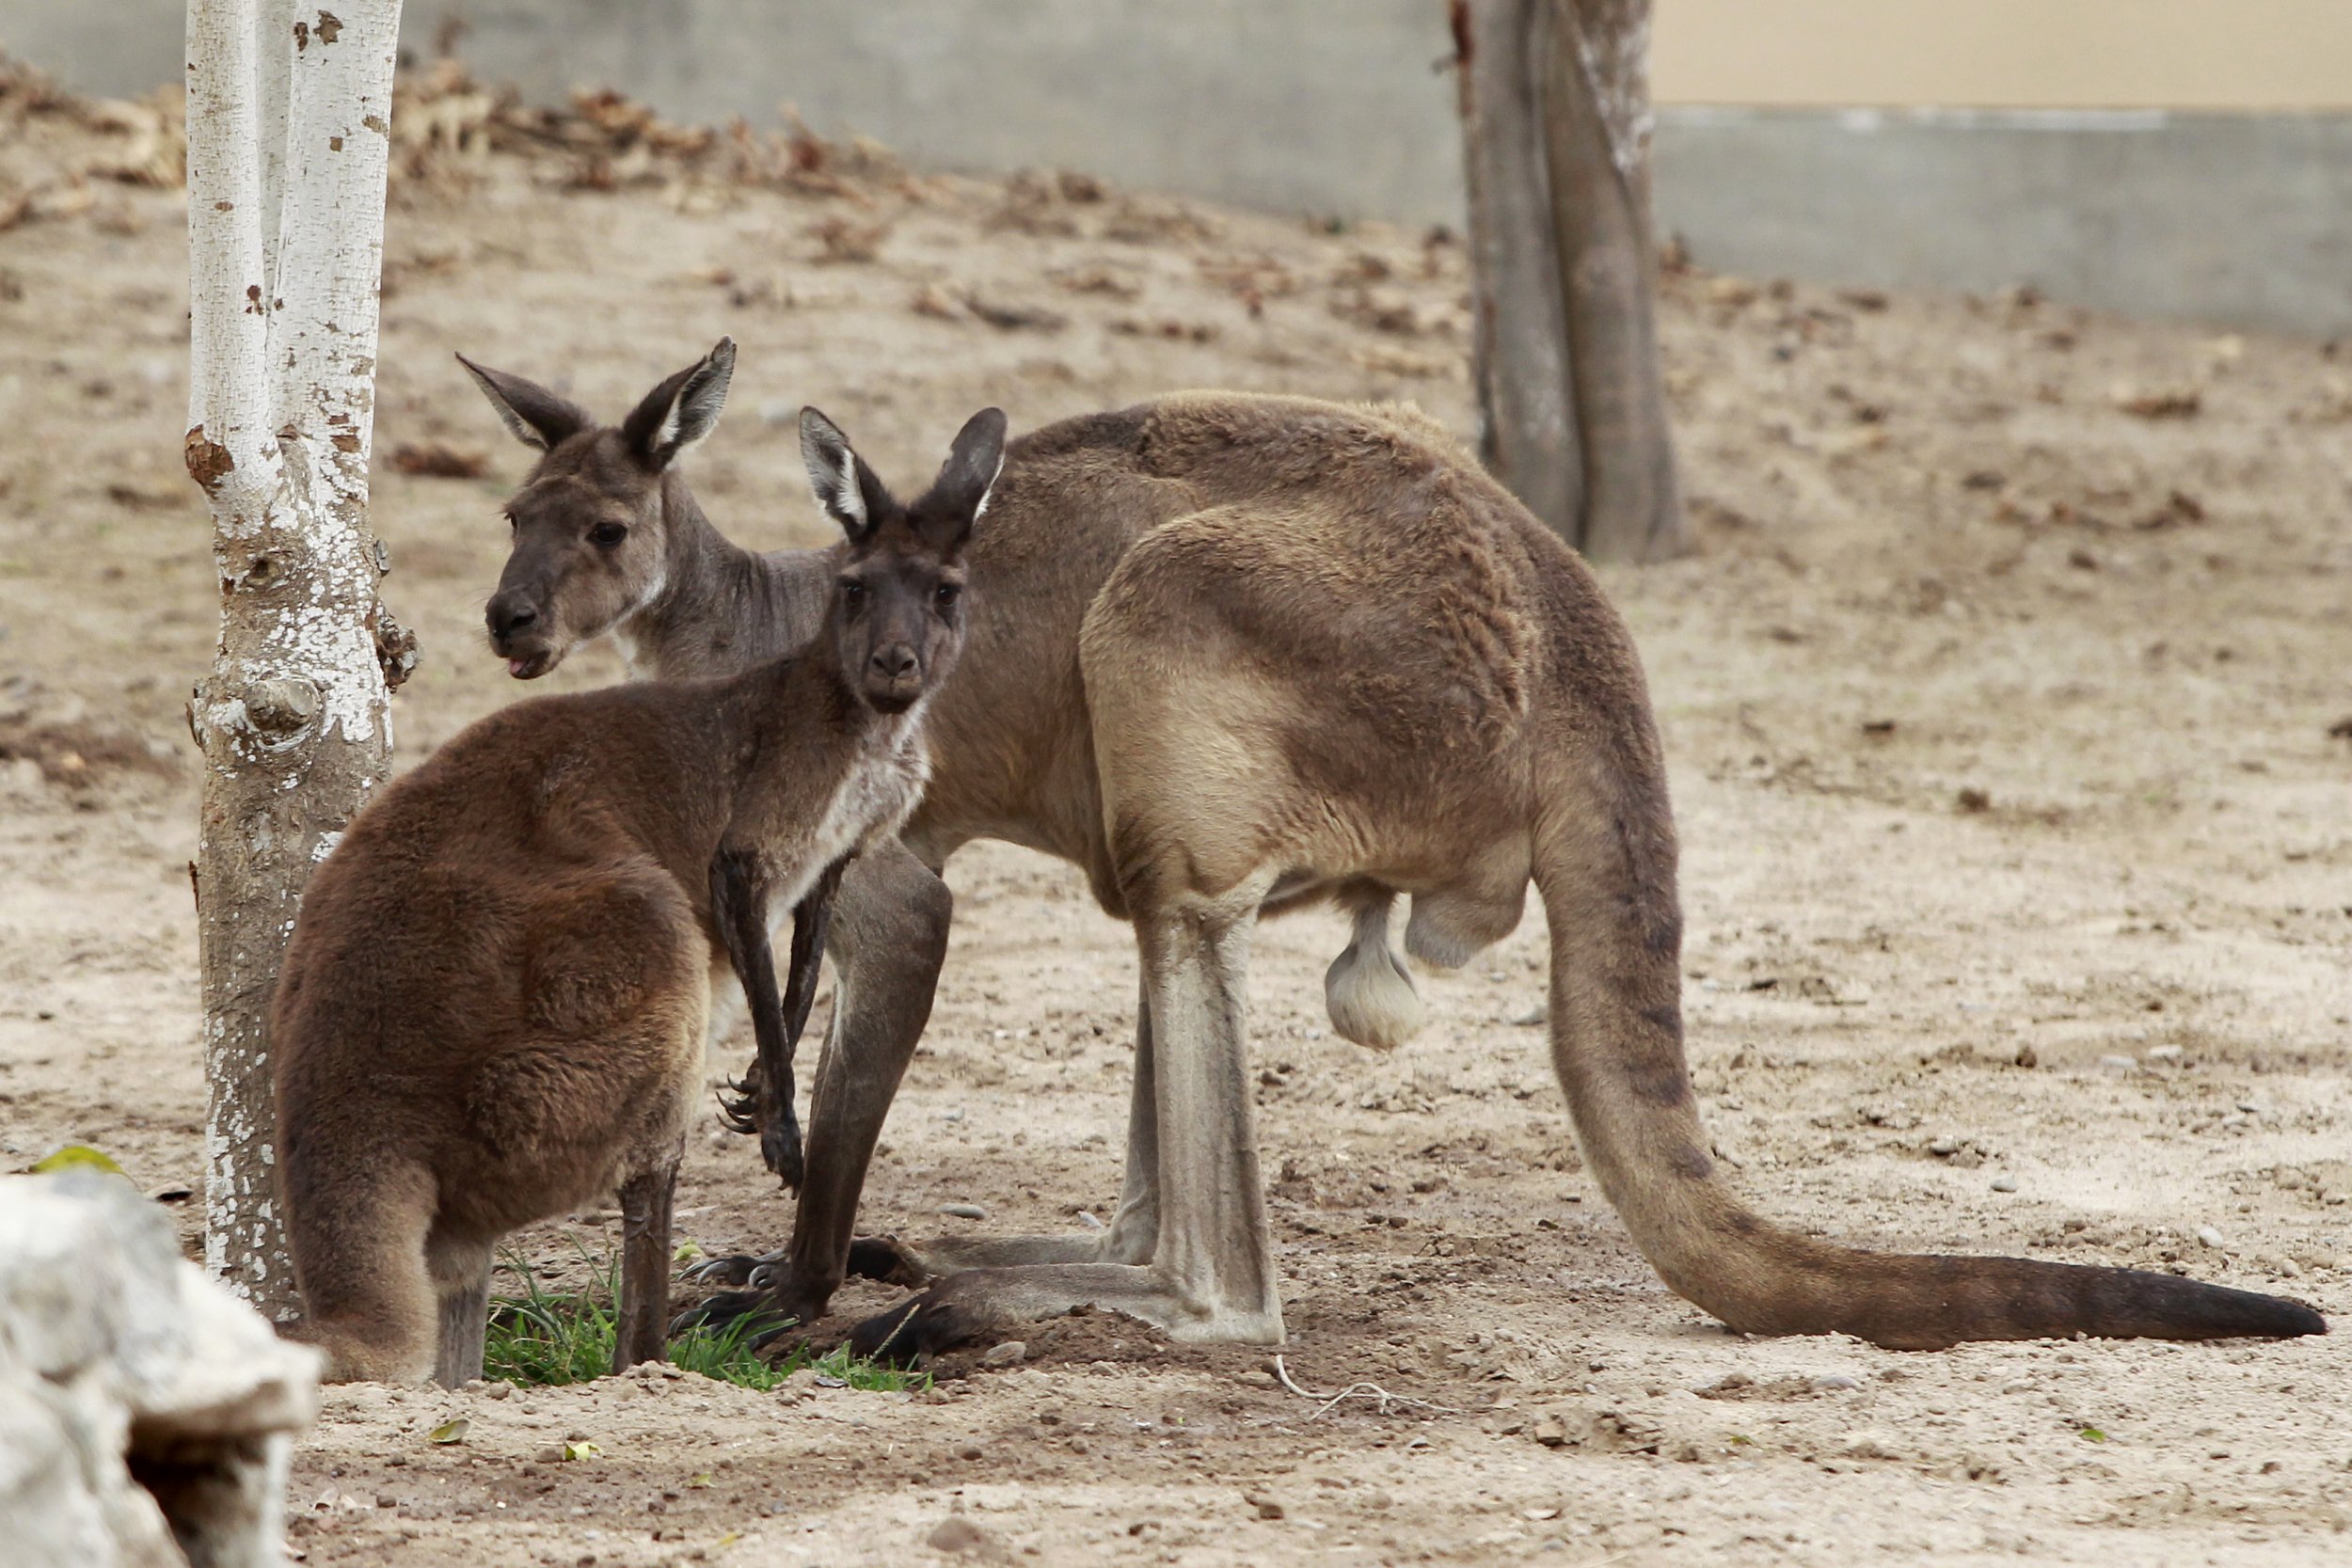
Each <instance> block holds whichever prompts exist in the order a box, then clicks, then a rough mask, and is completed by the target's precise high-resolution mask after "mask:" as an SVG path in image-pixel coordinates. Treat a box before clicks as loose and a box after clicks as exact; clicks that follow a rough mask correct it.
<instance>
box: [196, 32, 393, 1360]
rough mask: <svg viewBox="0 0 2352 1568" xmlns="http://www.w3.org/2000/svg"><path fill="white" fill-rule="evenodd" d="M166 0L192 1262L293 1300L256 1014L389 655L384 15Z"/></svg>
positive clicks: (373, 779) (288, 1302) (262, 1303)
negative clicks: (185, 727)
mask: <svg viewBox="0 0 2352 1568" xmlns="http://www.w3.org/2000/svg"><path fill="white" fill-rule="evenodd" d="M342 9H343V11H344V12H346V13H348V14H347V15H345V16H339V15H337V14H336V13H333V12H328V11H321V10H319V9H317V8H315V7H314V6H309V5H304V6H299V7H297V6H296V5H295V4H294V3H293V0H189V6H188V73H187V84H188V249H189V283H190V289H189V324H190V325H189V339H190V387H189V430H188V434H187V440H186V448H185V452H184V457H185V459H186V463H187V468H188V474H189V477H190V478H192V479H194V480H195V481H196V482H197V483H199V485H201V486H202V487H203V489H204V492H205V497H206V499H207V501H208V502H209V503H210V506H211V509H212V515H213V547H214V557H215V563H216V565H217V567H218V570H219V578H220V586H221V616H220V643H219V648H218V651H217V653H216V655H215V659H214V663H213V668H212V671H211V673H209V674H208V675H207V676H206V677H205V678H204V680H203V681H202V682H201V683H200V684H199V685H198V687H197V689H196V694H195V696H194V698H193V699H192V700H191V701H190V703H189V705H188V720H189V728H190V729H191V730H192V731H193V732H194V734H195V736H196V739H197V743H198V745H199V746H200V747H202V749H203V752H204V765H205V766H204V790H203V804H202V808H201V817H200V820H199V837H198V843H197V861H196V865H195V867H194V873H195V878H196V895H197V922H198V938H199V948H200V955H201V970H202V988H203V1003H204V1037H203V1039H204V1071H205V1082H206V1085H207V1090H208V1104H207V1107H206V1117H205V1243H204V1253H205V1264H206V1267H207V1269H208V1270H209V1272H210V1273H211V1274H212V1275H214V1276H215V1278H218V1279H220V1280H222V1281H223V1282H224V1283H226V1284H228V1285H229V1286H230V1288H231V1289H233V1290H235V1291H238V1292H239V1293H240V1294H242V1295H244V1296H245V1297H246V1299H247V1300H249V1301H251V1302H253V1303H254V1305H255V1306H257V1307H260V1308H261V1309H262V1311H263V1312H264V1313H266V1314H269V1315H271V1316H274V1317H279V1318H283V1317H285V1316H287V1315H289V1314H290V1313H291V1312H292V1311H294V1310H295V1309H296V1308H297V1307H298V1305H299V1304H298V1301H297V1298H296V1295H295V1291H294V1277H293V1270H292V1267H291V1265H290V1263H289V1261H288V1259H287V1253H286V1246H285V1237H284V1232H283V1227H282V1224H281V1220H280V1215H279V1212H278V1201H277V1195H276V1193H275V1191H274V1190H273V1184H272V1182H273V1166H274V1164H275V1159H274V1152H273V1151H274V1144H275V1116H274V1111H273V1107H272V1096H271V1089H270V1056H269V1031H268V1022H269V1006H270V998H271V996H272V994H273V993H274V992H275V991H276V990H277V985H278V958H279V956H280V954H281V953H282V951H283V949H284V946H285V942H286V938H287V935H288V933H290V932H291V931H292V930H293V928H294V911H295V910H296V909H297V907H298V906H299V903H300V899H301V895H302V888H303V884H304V883H305V882H306V881H307V880H308V879H309V878H310V869H311V867H312V866H313V865H315V864H316V863H318V862H319V861H321V860H323V859H324V858H326V854H327V853H328V851H329V850H331V849H332V848H333V847H334V843H335V839H336V837H337V836H338V834H339V833H340V832H341V831H342V827H343V825H344V824H345V823H346V822H347V821H349V820H350V818H351V816H352V815H353V814H354V813H355V812H357V811H358V809H359V807H360V805H361V804H362V803H363V802H364V801H365V800H367V798H368V794H369V792H370V791H371V790H373V788H374V787H375V786H376V784H379V783H381V782H382V781H383V779H384V776H385V772H386V770H387V768H389V764H390V760H391V716H390V711H389V696H390V687H391V686H392V685H395V684H397V683H398V681H399V680H400V679H402V678H404V677H405V675H406V673H407V671H408V668H409V667H410V665H411V664H413V662H414V657H415V654H414V641H413V639H410V638H409V637H408V636H407V634H406V633H405V632H403V631H402V630H401V629H400V628H399V627H398V626H395V625H394V624H393V623H392V622H391V621H390V619H389V617H388V616H386V615H385V613H384V611H383V607H382V605H381V604H380V603H379V602H378V600H377V598H376V592H375V586H376V581H377V579H378V578H380V577H381V576H382V575H383V571H384V567H383V565H382V558H381V554H380V551H379V548H378V546H377V544H376V541H375V536H374V534H373V531H371V530H370V528H369V526H368V451H369V445H370V441H371V438H372V436H373V414H374V375H375V347H376V293H377V285H378V281H379V278H380V273H381V266H380V263H381V259H382V250H383V235H384V185H385V177H386V172H387V169H388V167H389V150H390V142H389V136H390V117H391V87H392V66H393V56H394V51H395V47H396V44H397V40H398V32H399V21H400V7H399V5H398V3H397V0H361V3H360V4H357V5H353V6H347V7H344V8H342Z"/></svg>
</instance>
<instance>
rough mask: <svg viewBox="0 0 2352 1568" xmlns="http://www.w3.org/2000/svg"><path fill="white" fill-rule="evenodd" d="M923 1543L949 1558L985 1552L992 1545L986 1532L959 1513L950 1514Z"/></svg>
mask: <svg viewBox="0 0 2352 1568" xmlns="http://www.w3.org/2000/svg"><path fill="white" fill-rule="evenodd" d="M923 1542H924V1544H926V1545H928V1546H930V1549H931V1550H932V1551H935V1552H946V1554H947V1555H948V1556H950V1557H962V1556H964V1555H965V1554H967V1553H971V1552H980V1551H985V1550H987V1549H988V1548H989V1547H990V1546H991V1545H993V1544H994V1542H993V1540H992V1538H991V1537H990V1535H989V1533H988V1531H986V1530H984V1529H982V1528H980V1527H979V1526H977V1525H976V1524H974V1523H973V1522H972V1521H971V1520H969V1519H967V1518H965V1517H964V1516H963V1515H962V1514H961V1513H956V1514H950V1515H949V1516H948V1517H947V1518H946V1519H943V1520H941V1521H940V1523H939V1527H938V1528H936V1529H933V1530H932V1531H931V1532H930V1534H929V1535H927V1536H925V1537H924V1538H923Z"/></svg>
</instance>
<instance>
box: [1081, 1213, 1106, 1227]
mask: <svg viewBox="0 0 2352 1568" xmlns="http://www.w3.org/2000/svg"><path fill="white" fill-rule="evenodd" d="M1078 1225H1079V1227H1080V1228H1082V1229H1086V1230H1100V1229H1102V1228H1103V1222H1102V1220H1101V1219H1100V1218H1099V1217H1098V1216H1096V1215H1095V1214H1093V1213H1091V1212H1089V1211H1087V1210H1084V1209H1081V1210H1079V1211H1078Z"/></svg>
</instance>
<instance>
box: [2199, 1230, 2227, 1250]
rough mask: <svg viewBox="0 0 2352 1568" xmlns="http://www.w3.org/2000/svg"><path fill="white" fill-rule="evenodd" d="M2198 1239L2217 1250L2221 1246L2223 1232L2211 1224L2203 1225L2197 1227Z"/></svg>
mask: <svg viewBox="0 0 2352 1568" xmlns="http://www.w3.org/2000/svg"><path fill="white" fill-rule="evenodd" d="M2197 1239H2198V1240H2199V1241H2201V1242H2202V1243H2205V1244H2206V1245H2207V1246H2209V1247H2212V1248H2214V1249H2215V1250H2216V1251H2219V1250H2220V1248H2221V1244H2222V1243H2221V1232H2220V1231H2218V1230H2216V1229H2215V1228H2214V1227H2212V1226H2210V1225H2201V1226H2199V1227H2197Z"/></svg>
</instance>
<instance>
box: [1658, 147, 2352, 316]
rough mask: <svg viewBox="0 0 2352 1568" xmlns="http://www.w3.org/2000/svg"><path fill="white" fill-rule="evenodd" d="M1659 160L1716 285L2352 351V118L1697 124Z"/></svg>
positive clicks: (1669, 211)
mask: <svg viewBox="0 0 2352 1568" xmlns="http://www.w3.org/2000/svg"><path fill="white" fill-rule="evenodd" d="M1654 156H1655V160H1656V181H1657V205H1658V212H1659V215H1660V220H1661V223H1662V224H1663V225H1665V226H1666V227H1667V228H1668V229H1670V230H1673V231H1676V232H1678V233H1680V234H1681V235H1682V236H1683V237H1684V239H1685V240H1687V241H1688V242H1689V244H1690V246H1691V250H1692V255H1693V256H1694V257H1695V258H1696V259H1697V260H1698V261H1699V262H1700V263H1701V264H1702V265H1706V266H1710V267H1717V268H1721V269H1723V270H1725V271H1731V272H1747V273H1769V274H1777V275H1782V276H1787V277H1807V278H1822V279H1833V280H1836V281H1839V282H1851V283H1866V284H1875V285H1878V286H1881V287H1887V288H1927V289H1954V290H1967V291H1974V292H1979V293H1982V292H1989V291H1991V290H1994V289H1998V288H2001V287H2003V286H2005V285H2008V284H2012V283H2030V284H2033V285H2034V286H2035V287H2037V288H2039V289H2041V290H2042V293H2046V294H2048V295H2049V296H2050V297H2051V298H2053V299H2060V300H2068V301H2072V302H2074V303H2076V304H2082V305H2090V306H2095V307H2098V308H2101V309H2110V310H2118V311H2122V312H2125V313H2128V314H2134V315H2142V316H2177V317H2183V318H2187V319H2191V320H2201V321H2211V322H2215V323H2218V324H2223V325H2235V326H2248V327H2256V328H2262V329H2266V330H2273V331H2280V332H2295V333H2305V334H2310V335H2313V336H2334V335H2336V334H2339V333H2344V332H2352V116H2347V115H2300V114H2281V115H2173V114H2164V113H2159V112H2156V111H2137V112H2135V111H2130V110H2123V111H2103V112H2095V113H2094V112H2069V111H2044V112H2031V111H2014V110H1982V111H1973V112H1970V111H1959V110H1942V111H1938V110H1911V111H1877V110H1845V111H1826V110H1798V109H1752V110H1744V109H1717V110H1708V109H1679V110H1674V111H1671V112H1669V114H1667V115H1666V116H1664V117H1661V125H1660V127H1659V133H1658V141H1657V145H1656V149H1655V153H1654Z"/></svg>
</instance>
